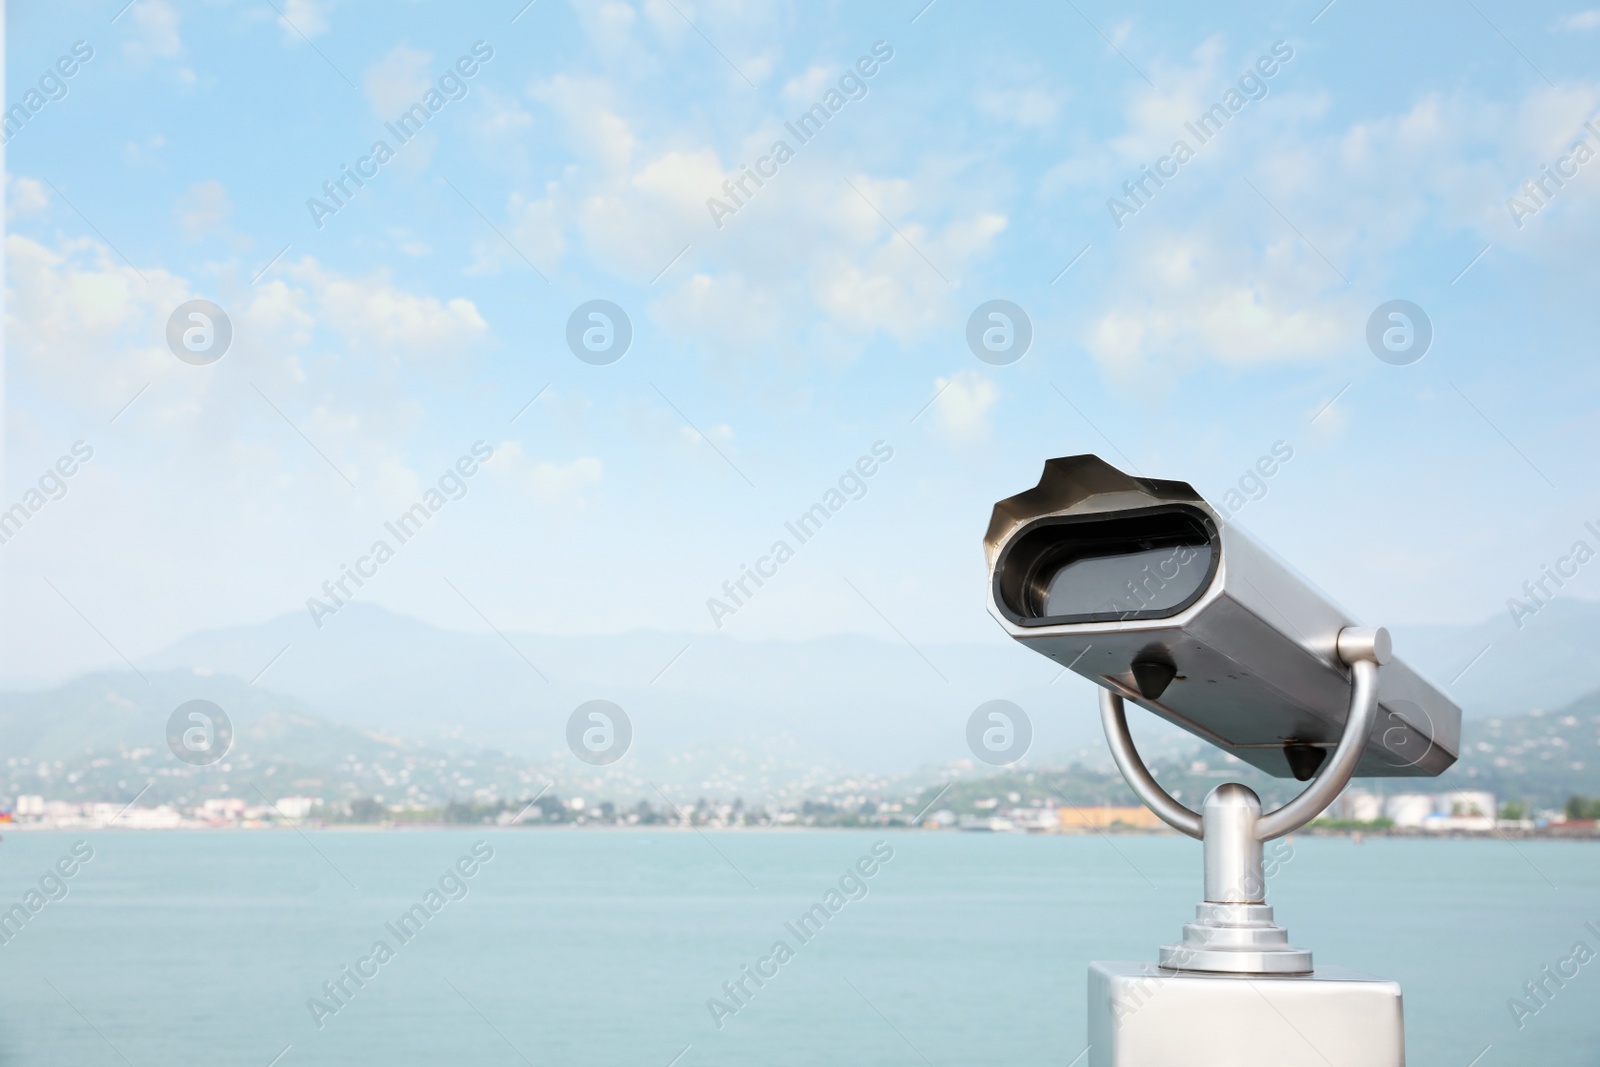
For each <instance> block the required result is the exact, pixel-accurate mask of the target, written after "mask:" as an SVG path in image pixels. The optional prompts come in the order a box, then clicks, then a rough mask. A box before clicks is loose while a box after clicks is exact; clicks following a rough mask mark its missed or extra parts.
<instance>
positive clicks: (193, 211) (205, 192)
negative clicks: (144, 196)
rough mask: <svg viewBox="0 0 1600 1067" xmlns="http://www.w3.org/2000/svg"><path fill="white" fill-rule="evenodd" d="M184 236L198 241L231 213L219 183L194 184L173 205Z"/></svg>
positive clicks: (225, 193) (231, 208) (226, 196)
mask: <svg viewBox="0 0 1600 1067" xmlns="http://www.w3.org/2000/svg"><path fill="white" fill-rule="evenodd" d="M172 210H173V214H175V215H177V216H178V225H179V226H180V227H181V228H182V229H183V232H184V235H185V236H187V237H189V238H191V239H198V238H201V237H205V236H207V235H208V234H210V233H211V232H212V231H213V230H215V229H216V228H217V227H219V226H221V225H222V223H223V222H225V221H226V220H227V218H228V216H229V215H231V214H232V213H233V204H232V203H231V202H230V201H229V200H228V192H227V190H226V189H224V188H223V187H222V183H221V182H219V181H205V182H195V183H194V184H193V185H191V186H189V188H188V190H187V191H186V192H185V193H184V195H183V197H182V198H181V199H179V201H178V202H177V203H176V204H174V205H173V207H172Z"/></svg>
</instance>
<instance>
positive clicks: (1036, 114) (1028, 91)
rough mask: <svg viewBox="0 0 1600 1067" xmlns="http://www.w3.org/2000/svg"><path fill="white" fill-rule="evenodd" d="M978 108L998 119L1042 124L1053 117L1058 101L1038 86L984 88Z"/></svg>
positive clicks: (1059, 102) (1024, 123) (1024, 124)
mask: <svg viewBox="0 0 1600 1067" xmlns="http://www.w3.org/2000/svg"><path fill="white" fill-rule="evenodd" d="M977 103H978V110H979V111H981V112H982V113H983V114H985V115H988V116H989V117H990V118H992V119H995V120H996V121H998V122H1007V123H1011V124H1013V125H1016V126H1028V127H1034V128H1043V127H1046V126H1049V125H1051V124H1052V123H1054V122H1055V120H1056V115H1057V114H1059V113H1060V111H1061V101H1060V99H1059V98H1058V97H1057V96H1056V95H1055V94H1054V93H1051V92H1049V91H1048V90H1045V89H1042V88H1039V87H1037V86H1029V87H1026V88H1021V89H985V90H983V91H982V92H980V93H979V94H978V101H977Z"/></svg>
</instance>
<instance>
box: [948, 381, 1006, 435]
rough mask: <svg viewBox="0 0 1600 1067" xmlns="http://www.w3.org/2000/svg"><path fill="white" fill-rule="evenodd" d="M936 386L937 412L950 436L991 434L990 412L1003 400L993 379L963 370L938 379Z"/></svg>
mask: <svg viewBox="0 0 1600 1067" xmlns="http://www.w3.org/2000/svg"><path fill="white" fill-rule="evenodd" d="M933 387H934V390H935V392H936V393H937V395H938V399H937V400H935V401H934V403H933V415H934V418H935V420H936V425H938V426H939V427H940V428H941V429H942V430H943V431H944V432H945V434H946V435H948V436H950V437H953V438H957V439H961V440H971V439H973V438H979V437H986V436H987V435H988V433H989V412H990V411H991V410H992V409H993V408H994V404H995V401H996V400H999V399H1000V389H999V387H997V386H996V385H995V384H994V382H993V380H991V379H989V378H986V377H984V376H983V375H982V374H979V373H978V372H977V371H973V370H961V371H957V372H956V373H955V374H953V375H951V376H950V377H949V378H937V379H935V380H934V383H933Z"/></svg>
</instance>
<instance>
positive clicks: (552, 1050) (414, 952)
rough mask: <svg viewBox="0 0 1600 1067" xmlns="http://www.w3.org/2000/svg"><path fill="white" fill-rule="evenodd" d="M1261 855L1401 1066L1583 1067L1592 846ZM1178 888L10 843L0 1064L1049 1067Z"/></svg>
mask: <svg viewBox="0 0 1600 1067" xmlns="http://www.w3.org/2000/svg"><path fill="white" fill-rule="evenodd" d="M75 850H76V851H75ZM90 851H92V855H90V856H88V858H86V859H85V858H84V854H85V853H86V852H90ZM1278 854H1279V856H1280V861H1279V863H1278V864H1277V866H1276V870H1275V872H1274V874H1273V876H1272V878H1271V881H1270V883H1269V896H1270V899H1271V902H1272V903H1273V904H1274V905H1275V906H1276V907H1277V915H1278V920H1279V922H1280V923H1282V924H1283V925H1285V926H1286V927H1287V928H1288V930H1289V933H1290V937H1291V940H1292V941H1293V942H1294V943H1295V944H1298V945H1305V946H1308V947H1310V948H1311V949H1312V950H1313V951H1314V952H1315V954H1316V959H1317V960H1318V961H1320V962H1326V963H1337V964H1341V965H1344V966H1347V967H1353V968H1356V969H1359V970H1362V971H1365V972H1368V973H1371V974H1376V975H1381V976H1384V977H1389V978H1394V979H1397V980H1399V981H1400V983H1401V985H1402V988H1403V989H1404V992H1405V1013H1406V1031H1407V1050H1408V1054H1409V1062H1410V1063H1412V1064H1423V1065H1426V1064H1439V1065H1448V1067H1466V1065H1467V1064H1468V1063H1470V1062H1473V1059H1474V1057H1478V1056H1481V1057H1482V1059H1481V1060H1479V1061H1478V1062H1479V1063H1480V1064H1481V1067H1497V1065H1503V1064H1522V1063H1538V1064H1541V1065H1544V1067H1564V1065H1573V1067H1577V1065H1579V1064H1586V1065H1592V1064H1594V1063H1595V1062H1596V1056H1597V1055H1600V960H1596V961H1594V962H1588V963H1579V962H1577V961H1576V956H1575V954H1574V948H1575V946H1576V945H1577V944H1578V943H1579V942H1583V943H1585V944H1586V945H1587V946H1588V947H1589V948H1590V949H1593V950H1596V951H1600V936H1597V935H1596V934H1595V933H1594V931H1593V930H1591V929H1590V928H1589V927H1587V926H1586V925H1585V924H1586V923H1592V924H1594V926H1595V927H1596V928H1600V846H1597V845H1595V844H1587V843H1578V842H1553V841H1516V842H1512V841H1506V840H1501V839H1486V840H1417V839H1399V838H1369V839H1368V840H1366V841H1365V842H1364V843H1356V842H1353V841H1352V840H1350V839H1348V838H1308V837H1303V836H1302V837H1298V838H1295V839H1294V840H1293V842H1292V846H1291V848H1289V849H1282V850H1280V851H1279V853H1278ZM67 870H70V871H71V872H72V873H71V874H70V876H68V875H66V874H64V873H63V872H64V871H67ZM469 871H470V873H467V872H469ZM869 872H870V873H869ZM1199 875H1200V852H1199V847H1198V845H1196V844H1195V843H1194V842H1191V841H1188V840H1185V839H1181V838H1178V837H1175V836H1099V835H1091V836H1081V837H1078V836H1051V837H1038V836H1020V835H1010V834H976V833H953V832H931V831H881V832H872V831H786V832H785V831H750V832H739V831H734V832H709V831H708V832H705V833H699V832H695V831H689V830H672V831H650V830H582V831H579V830H563V829H551V828H546V829H518V830H505V829H491V828H487V827H486V828H482V829H461V830H434V831H353V830H352V831H313V830H307V831H304V832H297V831H293V830H275V831H259V832H252V831H216V832H182V831H175V832H157V831H128V832H104V831H92V832H91V831H86V832H83V833H72V832H66V831H63V832H19V831H8V832H7V833H5V835H4V840H3V842H0V909H7V908H10V907H11V906H12V905H13V904H17V905H21V907H22V908H23V911H24V912H25V913H26V915H27V918H26V919H25V920H22V919H19V918H17V917H15V916H13V918H12V919H11V920H10V922H9V923H8V924H7V925H6V926H5V927H4V928H0V935H3V936H4V937H6V938H8V940H6V941H5V942H4V943H3V944H0V1064H7V1065H24V1064H28V1065H31V1064H64V1063H71V1064H106V1065H117V1064H124V1063H126V1064H132V1065H136V1067H144V1065H146V1064H148V1065H152V1067H153V1065H163V1067H168V1065H179V1064H196V1065H200V1064H206V1065H214V1064H240V1065H247V1067H267V1065H268V1064H272V1063H274V1062H275V1063H276V1064H278V1065H281V1067H298V1065H303V1064H341V1065H353V1064H383V1065H403V1064H430V1065H431V1064H506V1065H516V1064H535V1065H538V1067H546V1065H567V1064H572V1065H578V1064H582V1065H597V1067H599V1065H617V1067H621V1065H624V1064H626V1065H629V1067H641V1065H642V1067H669V1065H674V1067H706V1065H717V1064H728V1065H732V1064H741V1065H744V1064H752V1063H759V1064H764V1065H790V1064H793V1065H801V1064H805V1065H815V1064H819V1063H840V1064H851V1065H870V1064H883V1065H893V1067H918V1065H925V1067H927V1065H932V1067H945V1065H951V1067H954V1065H958V1064H960V1065H968V1064H994V1065H996V1067H999V1065H1005V1067H1028V1065H1039V1067H1045V1065H1050V1067H1067V1065H1069V1064H1072V1063H1074V1062H1075V1061H1076V1062H1079V1063H1081V1062H1084V1061H1083V1060H1078V1059H1077V1057H1078V1056H1079V1055H1080V1053H1082V1052H1083V1050H1084V1047H1085V1005H1084V991H1085V967H1086V965H1087V964H1088V962H1089V961H1090V960H1092V959H1134V960H1137V959H1153V958H1154V956H1155V952H1156V949H1157V946H1158V945H1159V944H1161V943H1163V942H1168V941H1174V940H1176V939H1177V938H1178V936H1179V932H1180V927H1181V925H1182V923H1183V922H1184V921H1185V920H1186V919H1187V918H1189V917H1190V916H1191V915H1192V914H1193V906H1194V904H1195V901H1196V900H1197V898H1198V895H1199V884H1200V877H1199ZM30 894H34V895H31V896H30ZM30 904H32V905H34V906H35V907H36V908H37V910H36V911H35V910H31V909H30V908H29V905H30ZM3 918H4V916H3V915H0V919H3ZM18 927H20V929H18ZM379 945H383V946H384V947H385V949H384V950H383V951H380V950H378V946H379ZM780 945H781V946H783V948H781V949H780V948H779V946H780ZM1577 955H1583V954H1582V953H1579V954H1577ZM1546 967H1549V968H1551V970H1550V971H1549V972H1546V971H1545V970H1544V968H1546ZM1561 973H1566V974H1567V975H1568V977H1566V978H1564V979H1562V980H1561V984H1557V983H1556V982H1553V981H1551V980H1550V979H1549V978H1548V977H1546V975H1547V974H1555V975H1557V977H1558V978H1559V977H1560V974H1561ZM363 976H364V977H363ZM1528 982H1542V983H1543V993H1542V994H1541V995H1540V996H1539V997H1538V998H1535V997H1532V996H1530V994H1529V992H1528V990H1527V988H1526V987H1525V983H1528ZM1513 1003H1521V1004H1522V1005H1523V1006H1524V1007H1523V1010H1522V1011H1520V1012H1519V1011H1516V1010H1514V1008H1513V1006H1512V1005H1513ZM1280 1036H1283V1037H1285V1039H1289V1035H1287V1034H1286V1035H1280ZM1485 1050H1487V1051H1485Z"/></svg>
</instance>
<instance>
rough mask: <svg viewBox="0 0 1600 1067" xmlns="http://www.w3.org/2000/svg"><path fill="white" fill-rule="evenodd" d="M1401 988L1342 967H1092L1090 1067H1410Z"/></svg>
mask: <svg viewBox="0 0 1600 1067" xmlns="http://www.w3.org/2000/svg"><path fill="white" fill-rule="evenodd" d="M1405 1057H1406V1053H1405V1026H1404V1023H1403V1021H1402V1018H1401V1001H1400V986H1399V984H1398V983H1396V982H1391V981H1386V980H1383V979H1379V978H1372V977H1369V976H1367V975H1364V974H1360V973H1358V972H1356V971H1348V970H1345V969H1344V968H1340V967H1318V968H1317V969H1316V971H1315V972H1313V973H1312V974H1309V975H1305V976H1303V977H1296V978H1263V977H1244V976H1234V975H1220V974H1197V973H1192V972H1181V971H1169V970H1163V969H1162V968H1160V967H1157V966H1156V965H1154V964H1151V963H1122V962H1115V963H1112V962H1097V963H1091V964H1090V965H1089V1056H1088V1062H1089V1067H1169V1065H1177V1064H1182V1065H1184V1067H1328V1064H1330V1063H1332V1064H1352V1065H1353V1064H1360V1065H1361V1067H1404V1064H1405Z"/></svg>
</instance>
